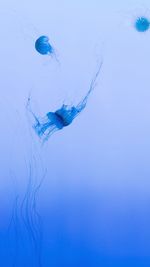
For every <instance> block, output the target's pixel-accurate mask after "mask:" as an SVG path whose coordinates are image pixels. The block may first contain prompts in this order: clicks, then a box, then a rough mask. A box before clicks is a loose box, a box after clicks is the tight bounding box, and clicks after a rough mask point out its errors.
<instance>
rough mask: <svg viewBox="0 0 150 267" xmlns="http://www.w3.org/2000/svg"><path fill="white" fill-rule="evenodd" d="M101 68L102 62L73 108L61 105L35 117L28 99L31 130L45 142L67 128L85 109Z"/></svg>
mask: <svg viewBox="0 0 150 267" xmlns="http://www.w3.org/2000/svg"><path fill="white" fill-rule="evenodd" d="M101 67H102V62H101V63H100V65H99V68H98V70H97V72H96V74H95V76H94V78H93V80H92V81H91V84H90V88H89V90H88V92H87V94H86V96H85V97H84V98H83V99H82V100H81V101H80V102H79V103H78V104H77V105H76V106H75V105H73V106H70V105H65V104H63V105H62V106H61V107H60V108H59V109H57V110H56V111H54V112H51V111H50V112H48V113H47V114H46V115H45V116H44V117H41V118H39V117H37V115H35V114H34V112H33V111H32V110H31V107H30V98H28V102H27V108H28V110H29V111H30V113H31V114H32V116H33V118H34V123H33V125H32V126H33V129H34V130H35V133H36V134H37V135H38V137H39V138H40V139H41V140H43V142H45V141H47V140H48V139H49V137H50V136H51V135H52V134H53V133H54V132H56V131H59V130H62V129H64V128H65V127H67V126H69V125H70V124H71V123H72V122H73V121H74V119H75V118H76V117H77V116H78V115H79V114H80V113H81V112H82V111H83V110H84V109H85V107H86V105H87V101H88V98H89V96H90V94H91V92H92V91H93V89H94V88H95V86H96V81H97V78H98V76H99V73H100V70H101Z"/></svg>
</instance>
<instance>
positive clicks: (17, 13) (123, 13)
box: [0, 0, 150, 267]
mask: <svg viewBox="0 0 150 267" xmlns="http://www.w3.org/2000/svg"><path fill="white" fill-rule="evenodd" d="M124 2H125V3H123V2H122V1H117V0H115V1H110V0H109V1H98V0H97V1H96V0H93V1H85V0H83V1H79V0H77V1H69V0H61V1H60V0H59V1H58V0H55V1H48V0H44V1H35V0H32V1H28V0H27V1H17V0H14V1H13V2H11V1H8V0H6V1H5V3H4V2H3V3H1V4H0V22H1V27H0V36H1V44H0V73H1V75H0V76H1V78H0V88H1V89H0V92H1V94H0V107H1V108H0V109H1V112H0V121H1V138H0V148H1V156H0V266H1V267H10V266H13V265H12V258H13V256H12V254H13V253H12V250H13V249H14V246H15V242H16V241H15V237H14V235H13V231H12V236H11V238H9V240H8V235H7V230H8V225H9V222H10V218H11V214H12V209H13V202H14V198H15V196H16V195H18V196H19V201H20V202H21V199H22V198H23V195H24V193H25V190H26V185H27V180H28V167H27V166H28V164H29V162H31V161H30V160H31V158H32V157H33V155H35V156H36V157H37V158H38V160H37V162H38V163H37V165H38V167H37V172H38V177H41V175H42V171H43V169H45V168H46V169H47V173H46V177H45V180H44V183H43V185H42V187H41V189H40V192H39V195H38V203H37V204H38V210H39V213H40V215H41V218H42V221H43V242H42V262H43V267H50V266H51V267H101V266H102V267H109V266H110V267H111V266H113V267H114V266H115V267H120V266H121V267H130V266H132V267H134V266H135V267H139V266H140V267H141V266H144V267H148V266H150V116H149V114H150V104H149V103H150V85H149V83H150V74H149V69H150V56H149V51H150V32H147V33H145V34H141V33H137V32H136V31H135V30H134V28H133V21H134V18H135V17H136V16H138V15H140V12H141V14H142V15H143V12H145V13H146V15H147V16H150V12H149V8H150V4H149V1H142V5H141V2H139V1H129V0H127V1H124ZM41 34H42V35H43V34H44V35H48V36H49V37H50V41H51V43H52V45H53V46H54V48H55V50H56V54H57V57H58V59H59V62H60V64H58V62H57V61H56V60H55V58H51V57H42V56H41V55H39V54H38V53H37V52H36V51H35V49H34V42H35V40H36V38H37V37H39V36H40V35H41ZM101 58H103V60H104V64H103V68H102V71H101V74H100V77H99V79H98V83H97V87H96V88H95V90H94V92H93V93H92V94H91V97H90V99H89V102H88V105H87V108H86V109H85V111H84V112H83V113H82V114H81V115H80V116H79V117H78V118H77V119H76V120H75V121H74V122H73V124H72V125H71V126H69V127H68V128H66V129H64V130H63V131H60V132H58V133H56V134H55V135H53V136H52V137H51V138H50V140H49V141H48V142H47V143H46V144H45V145H44V146H43V147H41V146H40V144H39V140H38V137H37V136H36V135H35V134H34V133H33V132H32V128H31V125H30V124H29V121H28V120H27V117H26V110H25V107H26V101H27V98H28V95H29V94H30V93H31V96H32V100H33V108H34V111H35V112H36V113H37V114H39V115H41V116H42V115H44V114H45V113H46V112H48V111H52V110H55V108H58V107H60V106H61V105H62V102H63V101H65V103H67V104H69V103H78V101H79V100H80V99H81V98H82V97H83V96H84V95H85V94H86V92H87V90H88V87H89V84H90V82H91V79H92V77H93V75H94V73H95V71H96V68H97V64H98V63H97V62H98V60H100V59H101ZM39 154H40V156H41V159H39V157H38V155H39ZM42 164H43V165H42ZM42 166H44V167H42ZM34 168H35V166H34V165H33V169H34ZM39 179H40V178H39ZM18 225H19V223H18ZM18 227H22V226H21V225H19V226H18ZM20 239H21V238H20V237H19V242H20ZM18 247H19V248H18ZM18 247H17V250H18V253H17V254H18V256H17V257H18V260H17V262H18V263H16V266H17V267H18V266H19V267H32V266H38V265H34V263H33V262H32V251H31V248H29V252H28V254H26V252H25V251H26V249H24V247H25V245H23V244H22V243H21V242H20V244H19V246H18ZM27 247H28V243H27ZM17 264H18V265H17Z"/></svg>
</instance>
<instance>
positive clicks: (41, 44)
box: [35, 35, 54, 55]
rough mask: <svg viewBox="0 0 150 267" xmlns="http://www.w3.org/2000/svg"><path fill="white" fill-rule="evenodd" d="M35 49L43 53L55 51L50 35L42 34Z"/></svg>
mask: <svg viewBox="0 0 150 267" xmlns="http://www.w3.org/2000/svg"><path fill="white" fill-rule="evenodd" d="M35 49H36V50H37V52H38V53H40V54H41V55H50V54H53V53H54V49H53V47H52V45H51V44H50V43H49V37H48V36H45V35H43V36H40V37H39V38H38V39H37V40H36V42H35Z"/></svg>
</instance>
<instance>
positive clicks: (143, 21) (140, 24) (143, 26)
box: [134, 16, 150, 32]
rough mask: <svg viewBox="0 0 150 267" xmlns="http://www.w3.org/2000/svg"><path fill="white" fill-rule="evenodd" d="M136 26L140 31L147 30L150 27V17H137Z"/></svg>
mask: <svg viewBox="0 0 150 267" xmlns="http://www.w3.org/2000/svg"><path fill="white" fill-rule="evenodd" d="M134 26H135V29H136V30H137V31H138V32H146V31H147V30H149V28H150V21H149V19H148V18H146V17H144V16H141V17H138V18H137V19H136V21H135V25H134Z"/></svg>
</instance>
